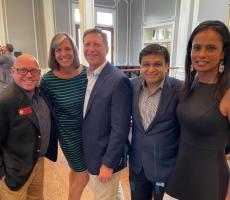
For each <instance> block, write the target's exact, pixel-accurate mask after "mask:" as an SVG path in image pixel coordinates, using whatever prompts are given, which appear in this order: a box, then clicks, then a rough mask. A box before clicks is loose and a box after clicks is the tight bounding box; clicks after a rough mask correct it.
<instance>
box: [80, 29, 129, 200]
mask: <svg viewBox="0 0 230 200" xmlns="http://www.w3.org/2000/svg"><path fill="white" fill-rule="evenodd" d="M83 46H84V55H85V58H86V60H87V62H88V63H89V69H88V75H87V78H88V85H87V89H86V95H85V102H84V113H83V115H84V117H83V124H82V134H83V150H84V156H85V161H86V166H87V168H88V171H89V173H90V174H91V175H93V176H91V177H90V178H91V179H92V177H94V178H93V179H94V181H96V183H95V185H94V188H93V192H94V199H95V200H115V199H116V195H117V191H118V185H119V174H120V170H121V169H123V168H124V167H125V166H126V159H125V155H124V151H125V149H124V148H125V143H126V141H127V138H128V133H129V128H130V118H131V107H132V100H131V99H132V90H131V85H130V81H129V79H128V78H127V77H126V76H125V74H124V73H122V72H121V71H120V70H119V69H118V68H115V67H113V66H112V65H111V64H110V63H109V62H108V61H107V60H106V55H107V53H108V41H107V36H106V34H105V33H103V32H102V31H101V30H100V29H89V30H86V32H85V33H84V35H83Z"/></svg>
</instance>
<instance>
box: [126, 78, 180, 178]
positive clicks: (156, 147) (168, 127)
mask: <svg viewBox="0 0 230 200" xmlns="http://www.w3.org/2000/svg"><path fill="white" fill-rule="evenodd" d="M142 82H143V79H142V77H139V78H136V79H133V80H132V88H133V113H132V120H133V124H132V141H131V151H130V170H132V171H133V172H135V173H136V174H139V173H140V171H141V169H142V168H143V169H144V172H145V175H146V177H147V178H148V179H149V180H150V181H152V182H155V181H158V182H167V181H168V178H169V175H170V173H171V171H172V169H173V167H174V165H175V161H176V156H177V151H178V143H179V136H180V128H179V123H178V121H177V116H176V108H177V104H178V101H179V96H178V90H179V89H180V87H181V82H180V81H179V80H177V79H174V78H171V77H168V76H166V79H165V82H164V86H163V89H162V93H161V98H160V102H159V107H158V110H157V113H156V116H155V118H154V120H153V121H152V122H151V124H150V125H149V127H148V128H147V129H146V130H144V127H143V124H142V120H141V115H140V111H139V94H140V90H141V87H142Z"/></svg>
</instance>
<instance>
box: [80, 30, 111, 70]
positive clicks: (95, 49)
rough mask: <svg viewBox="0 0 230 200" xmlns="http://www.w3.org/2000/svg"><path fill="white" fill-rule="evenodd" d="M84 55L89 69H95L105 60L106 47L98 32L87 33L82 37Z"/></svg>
mask: <svg viewBox="0 0 230 200" xmlns="http://www.w3.org/2000/svg"><path fill="white" fill-rule="evenodd" d="M83 42H84V55H85V59H86V60H87V62H88V63H89V67H90V69H91V70H95V69H97V68H98V67H99V66H100V65H102V64H103V63H104V62H105V60H106V55H107V53H108V47H107V46H106V45H105V43H104V41H103V37H102V35H101V34H99V33H89V34H87V35H86V36H85V38H84V41H83Z"/></svg>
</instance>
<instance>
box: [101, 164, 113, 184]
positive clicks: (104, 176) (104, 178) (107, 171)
mask: <svg viewBox="0 0 230 200" xmlns="http://www.w3.org/2000/svg"><path fill="white" fill-rule="evenodd" d="M112 175H113V169H112V168H109V167H107V166H105V165H101V168H100V173H99V181H100V182H102V183H107V182H109V181H111V179H112Z"/></svg>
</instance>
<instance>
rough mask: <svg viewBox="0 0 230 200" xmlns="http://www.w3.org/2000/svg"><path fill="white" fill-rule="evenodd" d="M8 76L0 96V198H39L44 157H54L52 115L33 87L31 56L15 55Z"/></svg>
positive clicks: (35, 79) (36, 74) (34, 75)
mask: <svg viewBox="0 0 230 200" xmlns="http://www.w3.org/2000/svg"><path fill="white" fill-rule="evenodd" d="M12 75H13V79H14V83H12V84H11V85H10V86H9V87H8V88H7V90H5V91H4V92H3V93H2V94H1V95H0V132H1V133H0V199H1V200H19V199H20V200H43V199H44V197H43V179H44V157H45V156H46V157H48V158H49V159H51V160H53V161H56V159H57V128H56V124H55V121H54V114H53V113H52V110H50V109H51V108H50V106H49V105H48V104H47V101H46V99H45V97H44V95H43V94H42V92H41V91H39V89H38V88H37V84H38V82H39V80H40V69H39V66H38V62H37V61H36V59H35V58H34V57H33V56H31V55H28V54H25V55H21V56H19V57H17V58H16V61H15V64H14V66H13V68H12Z"/></svg>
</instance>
